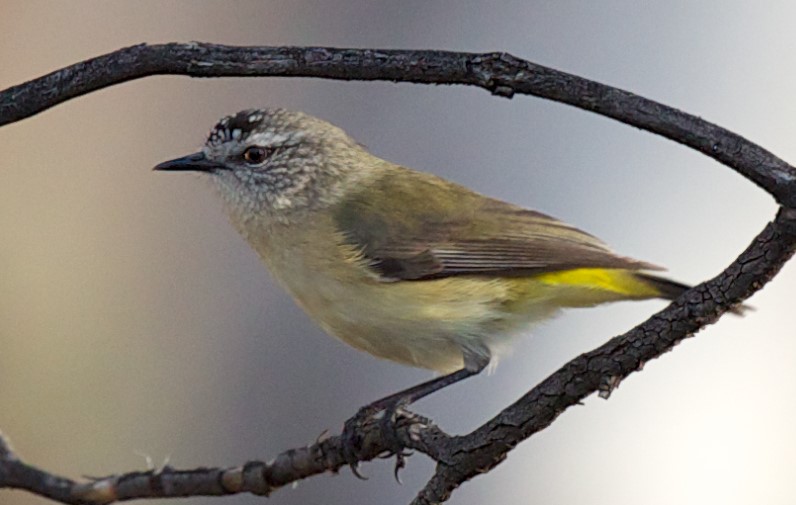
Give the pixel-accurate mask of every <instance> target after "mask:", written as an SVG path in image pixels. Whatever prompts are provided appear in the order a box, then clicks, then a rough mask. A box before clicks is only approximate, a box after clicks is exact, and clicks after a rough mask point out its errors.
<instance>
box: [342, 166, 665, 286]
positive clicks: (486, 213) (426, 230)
mask: <svg viewBox="0 0 796 505" xmlns="http://www.w3.org/2000/svg"><path fill="white" fill-rule="evenodd" d="M344 200H345V203H344V204H341V205H340V206H339V207H338V208H337V209H336V210H335V222H336V224H337V226H338V228H339V231H340V232H341V234H342V236H344V237H345V239H346V242H347V243H348V244H349V245H353V246H355V247H356V248H358V249H359V250H361V251H362V254H363V256H364V257H365V258H366V259H367V261H368V264H369V265H371V267H372V268H373V269H375V270H376V271H377V272H378V273H379V274H380V275H381V276H382V277H384V278H385V280H425V279H439V278H442V277H449V276H455V275H498V276H528V275H534V274H540V273H545V272H553V271H561V270H570V269H575V268H621V269H632V270H660V268H659V267H657V266H655V265H652V264H650V263H645V262H641V261H637V260H634V259H631V258H626V257H623V256H618V255H616V254H614V253H613V252H611V251H610V249H608V247H607V246H606V245H605V244H604V243H603V242H601V241H600V240H599V239H597V238H595V237H594V236H592V235H590V234H588V233H586V232H583V231H581V230H578V229H577V228H575V227H573V226H570V225H568V224H566V223H563V222H561V221H558V220H556V219H554V218H552V217H550V216H547V215H545V214H541V213H539V212H535V211H531V210H526V209H523V208H521V207H518V206H516V205H512V204H509V203H506V202H502V201H499V200H495V199H491V198H487V197H484V196H481V195H479V194H477V193H474V192H472V191H470V190H469V189H467V188H464V187H462V186H458V185H456V184H453V183H450V182H448V181H445V180H443V179H439V178H437V177H434V176H431V175H429V174H424V173H419V172H413V171H409V170H406V169H401V170H399V171H394V172H392V173H391V174H390V175H389V176H388V177H382V178H381V179H380V180H378V181H376V183H375V184H373V186H372V187H370V188H368V191H366V192H364V191H362V192H359V193H357V194H353V195H349V197H348V198H346V199H344ZM407 209H412V210H411V212H408V211H407Z"/></svg>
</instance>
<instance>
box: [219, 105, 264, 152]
mask: <svg viewBox="0 0 796 505" xmlns="http://www.w3.org/2000/svg"><path fill="white" fill-rule="evenodd" d="M266 113H267V111H265V110H263V109H247V110H243V111H240V112H238V113H237V114H235V115H233V116H226V117H224V118H222V119H221V120H220V121H219V122H218V123H216V125H215V126H214V127H213V129H212V130H210V134H209V135H208V136H207V142H206V145H207V146H208V147H217V146H218V145H220V144H224V143H226V142H229V141H233V140H234V141H236V142H245V141H246V139H247V138H248V137H249V135H251V133H252V132H254V131H256V130H257V129H258V128H259V127H260V125H261V124H262V122H263V119H265V116H266Z"/></svg>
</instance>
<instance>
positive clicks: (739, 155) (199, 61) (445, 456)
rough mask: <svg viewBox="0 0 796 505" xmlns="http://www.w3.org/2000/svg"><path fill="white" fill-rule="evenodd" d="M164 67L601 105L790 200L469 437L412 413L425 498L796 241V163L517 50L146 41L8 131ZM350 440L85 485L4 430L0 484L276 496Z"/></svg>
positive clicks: (652, 346) (541, 424)
mask: <svg viewBox="0 0 796 505" xmlns="http://www.w3.org/2000/svg"><path fill="white" fill-rule="evenodd" d="M156 74H182V75H190V76H194V77H220V76H293V77H321V78H328V79H340V80H390V81H403V82H415V83H427V84H463V85H472V86H478V87H481V88H484V89H486V90H489V91H490V92H492V93H493V94H496V95H501V96H506V97H511V96H512V95H513V94H515V93H520V94H529V95H535V96H539V97H543V98H548V99H551V100H556V101H559V102H562V103H567V104H570V105H574V106H576V107H580V108H582V109H585V110H590V111H593V112H596V113H598V114H602V115H605V116H608V117H611V118H614V119H616V120H619V121H621V122H624V123H626V124H629V125H633V126H636V127H639V128H642V129H645V130H647V131H650V132H653V133H656V134H659V135H662V136H664V137H666V138H669V139H671V140H674V141H676V142H679V143H681V144H684V145H686V146H689V147H691V148H693V149H696V150H698V151H700V152H702V153H704V154H706V155H708V156H710V157H712V158H714V159H716V160H717V161H719V162H721V163H723V164H725V165H727V166H729V167H730V168H733V169H734V170H736V171H738V172H739V173H741V174H742V175H744V176H745V177H747V178H748V179H750V180H751V181H753V182H754V183H756V184H758V185H759V186H761V187H762V188H764V189H765V190H766V191H768V192H769V193H770V194H771V195H772V196H774V198H775V199H776V200H777V201H778V202H779V203H780V204H781V205H783V207H782V208H781V209H780V211H779V213H778V214H777V217H776V219H775V220H774V221H773V222H772V223H770V224H769V225H768V226H767V227H766V228H765V229H764V230H763V231H762V232H761V233H760V235H758V236H757V237H756V238H755V240H754V242H753V243H752V244H751V245H750V246H749V247H748V248H747V250H746V251H745V252H744V253H743V254H741V256H739V258H738V259H737V260H736V261H734V262H733V263H732V264H731V265H730V266H729V267H727V269H726V270H725V271H724V272H722V274H721V275H719V276H718V277H716V278H714V279H712V280H710V281H708V282H706V283H704V284H700V285H699V286H696V287H695V288H693V289H691V290H689V291H688V292H686V293H685V294H684V295H683V296H681V297H680V299H678V300H676V301H675V302H673V303H672V304H671V305H670V306H669V307H667V308H666V309H665V310H663V311H661V312H659V313H658V314H656V315H654V316H652V317H651V318H650V319H649V320H647V321H646V322H644V323H642V324H641V325H639V326H637V327H636V328H634V329H633V330H631V331H629V332H628V333H625V334H624V335H621V336H618V337H615V338H613V339H612V340H610V341H609V342H607V343H606V344H604V345H603V346H600V347H599V348H597V349H595V350H594V351H591V352H589V353H586V354H583V355H581V356H578V357H577V358H575V359H574V360H572V361H570V362H569V363H567V364H566V365H565V366H563V367H562V368H561V369H559V370H558V371H557V372H555V373H554V374H552V375H551V376H550V377H548V378H547V379H546V380H545V381H544V382H542V383H541V384H539V385H538V386H536V387H535V388H533V389H532V390H531V391H529V392H528V393H527V394H526V395H525V396H523V397H522V398H521V399H519V400H518V401H517V402H516V403H515V404H513V405H511V406H509V407H507V408H506V409H505V410H503V411H502V412H501V413H500V414H498V415H497V416H496V417H495V418H493V419H492V420H490V421H488V422H487V423H485V424H484V425H483V426H481V427H480V428H478V429H476V430H475V431H473V432H472V433H470V434H467V435H464V436H459V437H449V436H448V435H446V434H445V433H443V432H442V431H441V430H439V429H438V428H436V427H435V426H434V425H433V424H432V423H431V422H430V421H428V420H427V419H424V418H421V417H419V416H416V415H415V414H411V413H403V414H401V415H400V416H399V418H398V422H397V425H398V427H397V431H396V433H397V441H398V443H399V445H400V446H401V447H404V448H411V449H415V450H418V451H420V452H422V453H424V454H426V455H428V456H429V457H431V458H432V459H434V460H435V461H436V462H437V469H436V472H435V474H434V476H433V477H432V479H431V480H430V481H429V482H428V483H427V484H426V486H425V488H424V489H423V490H422V491H421V492H420V493H419V494H418V496H417V497H416V498H415V500H414V502H413V503H415V504H417V505H421V504H422V505H426V504H433V503H441V502H443V501H445V500H447V498H448V497H449V496H450V494H451V493H452V492H453V490H455V489H456V488H457V487H458V486H459V485H461V483H463V482H465V481H466V480H468V479H470V478H472V477H474V476H475V475H477V474H479V473H484V472H488V471H489V470H491V469H492V468H494V467H495V466H496V465H497V464H499V463H500V462H501V461H503V459H505V457H506V455H507V454H508V452H509V451H510V450H511V449H512V448H513V447H515V446H516V445H517V444H518V443H520V442H521V441H523V440H525V439H527V438H528V437H530V436H531V435H533V434H534V433H536V432H538V431H540V430H542V429H544V428H546V427H547V426H549V425H550V424H551V423H552V422H553V421H554V420H555V419H556V418H557V417H558V415H560V414H561V413H562V412H563V411H564V410H566V409H567V408H568V407H570V406H572V405H574V404H576V403H578V402H580V401H581V400H583V399H584V398H586V397H587V396H589V395H590V394H591V393H593V392H596V391H597V392H600V394H601V395H602V396H605V397H607V396H608V395H609V394H610V392H611V391H612V390H613V389H614V388H615V387H616V386H617V385H618V384H619V383H620V382H621V381H622V380H623V379H624V378H625V377H627V376H628V375H630V374H631V373H633V372H634V371H637V370H639V369H640V368H641V367H642V366H643V365H644V363H646V362H647V361H649V360H651V359H654V358H656V357H658V356H660V355H662V354H663V353H665V352H667V351H669V350H671V349H672V348H673V347H674V346H675V345H676V344H677V343H678V342H680V341H681V340H682V339H684V338H686V337H688V336H690V335H692V334H694V333H695V332H697V331H699V330H700V329H701V328H703V327H705V326H706V325H708V324H711V323H713V322H715V321H716V320H717V319H718V318H719V317H720V316H721V315H722V314H723V313H724V312H726V311H728V310H731V309H732V308H733V307H735V306H737V304H739V303H741V302H742V301H743V300H745V299H746V298H748V297H749V296H750V295H751V294H752V293H754V292H755V291H757V290H758V289H760V288H761V287H762V286H763V285H764V284H765V283H766V282H768V281H769V280H770V279H771V278H772V277H773V276H774V275H775V274H776V273H777V272H778V271H779V269H780V268H781V267H782V265H784V264H785V263H786V262H787V261H788V259H789V258H790V257H791V256H792V255H793V253H794V250H796V169H794V168H793V167H792V166H791V165H789V164H787V163H785V162H784V161H783V160H781V159H779V158H777V157H776V156H774V155H773V154H771V153H770V152H768V151H766V150H765V149H763V148H761V147H760V146H757V145H756V144H753V143H751V142H749V141H748V140H746V139H744V138H743V137H741V136H739V135H737V134H734V133H732V132H729V131H727V130H725V129H723V128H721V127H719V126H716V125H713V124H711V123H709V122H707V121H704V120H702V119H700V118H697V117H695V116H692V115H690V114H686V113H684V112H681V111H678V110H676V109H673V108H671V107H667V106H665V105H662V104H659V103H656V102H653V101H651V100H647V99H645V98H642V97H639V96H637V95H634V94H632V93H629V92H626V91H622V90H619V89H616V88H612V87H610V86H606V85H603V84H599V83H596V82H593V81H589V80H586V79H583V78H580V77H577V76H573V75H570V74H566V73H564V72H560V71H557V70H553V69H550V68H546V67H542V66H539V65H535V64H533V63H530V62H527V61H524V60H521V59H518V58H515V57H513V56H511V55H508V54H505V53H490V54H472V53H453V52H444V51H398V50H371V49H335V48H304V47H230V46H220V45H212V44H200V43H191V44H162V45H151V46H150V45H138V46H134V47H130V48H126V49H122V50H119V51H116V52H113V53H109V54H107V55H104V56H100V57H97V58H94V59H91V60H87V61H84V62H81V63H78V64H75V65H72V66H70V67H67V68H64V69H61V70H58V71H56V72H53V73H51V74H49V75H46V76H44V77H41V78H38V79H35V80H32V81H30V82H27V83H24V84H21V85H19V86H15V87H12V88H9V89H7V90H5V91H2V92H0V126H2V125H5V124H9V123H12V122H14V121H19V120H21V119H24V118H26V117H30V116H32V115H34V114H36V113H38V112H41V111H43V110H45V109H47V108H49V107H53V106H55V105H57V104H59V103H62V102H64V101H66V100H69V99H71V98H74V97H77V96H81V95H85V94H87V93H90V92H92V91H95V90H98V89H101V88H104V87H108V86H111V85H114V84H118V83H121V82H125V81H129V80H132V79H137V78H141V77H145V76H149V75H156ZM382 429H383V427H382V423H368V424H366V425H365V426H364V427H363V428H362V430H361V433H360V436H361V438H362V440H363V443H362V446H361V447H360V448H359V449H358V450H357V451H355V452H356V454H354V455H353V456H354V457H355V459H357V460H359V461H368V460H371V459H373V458H374V457H376V456H377V455H378V454H381V453H384V452H391V451H394V450H395V449H397V448H396V446H395V443H396V441H395V437H394V436H392V435H391V434H389V433H384V432H383V431H382ZM342 443H343V442H342V440H341V438H340V437H331V438H329V439H327V440H324V441H321V442H317V443H315V444H313V445H311V446H309V447H305V448H300V449H294V450H290V451H287V452H285V453H283V454H281V455H280V456H278V457H277V458H276V460H274V461H273V462H271V463H262V462H252V463H248V464H246V465H243V466H242V467H237V468H228V469H221V468H199V469H194V470H182V471H179V470H174V469H172V468H168V467H167V468H163V469H160V470H151V471H148V472H134V473H129V474H124V475H116V476H110V477H106V478H103V479H98V480H96V481H91V482H75V481H72V480H70V479H66V478H63V477H59V476H56V475H52V474H49V473H47V472H45V471H42V470H39V469H37V468H35V467H32V466H29V465H27V464H25V463H23V462H22V461H21V460H20V459H18V458H17V456H16V455H15V453H14V452H13V450H12V449H11V447H10V445H9V444H8V443H7V442H6V441H5V440H4V439H2V437H0V488H19V489H26V490H28V491H31V492H33V493H36V494H39V495H41V496H45V497H48V498H52V499H54V500H57V501H60V502H63V503H68V504H100V503H101V504H104V503H110V502H112V501H117V500H129V499H134V498H154V497H175V496H199V495H226V494H233V493H240V492H251V493H256V494H262V495H267V494H268V493H270V492H271V491H273V490H275V489H277V488H279V487H281V486H284V485H285V484H288V483H291V482H295V481H297V480H300V479H303V478H306V477H309V476H311V475H315V474H318V473H322V472H326V471H337V470H338V469H339V468H340V467H342V466H343V465H344V464H345V461H347V460H346V456H349V457H350V456H351V454H350V451H349V453H345V452H344V447H343V446H342Z"/></svg>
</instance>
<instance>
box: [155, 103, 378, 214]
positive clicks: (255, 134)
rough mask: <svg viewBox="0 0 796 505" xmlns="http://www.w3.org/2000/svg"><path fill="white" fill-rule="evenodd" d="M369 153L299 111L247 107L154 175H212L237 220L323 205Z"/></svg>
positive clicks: (227, 119) (336, 131) (223, 121)
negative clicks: (194, 150) (200, 144)
mask: <svg viewBox="0 0 796 505" xmlns="http://www.w3.org/2000/svg"><path fill="white" fill-rule="evenodd" d="M368 158H369V155H368V154H367V153H366V151H364V149H362V148H361V147H360V146H359V145H358V144H357V143H356V142H355V141H354V140H352V139H351V138H350V137H349V136H348V135H346V133H345V132H344V131H343V130H341V129H340V128H338V127H336V126H334V125H332V124H330V123H327V122H326V121H323V120H320V119H318V118H315V117H312V116H309V115H307V114H304V113H301V112H294V111H288V110H284V109H249V110H244V111H241V112H238V113H237V114H235V115H232V116H227V117H224V118H222V119H221V120H220V121H219V122H218V123H217V124H216V125H215V127H213V129H212V130H211V131H210V134H209V135H208V137H207V141H206V142H205V145H204V147H203V148H202V150H201V151H199V152H197V153H194V154H190V155H188V156H184V157H182V158H177V159H174V160H170V161H166V162H164V163H161V164H159V165H157V166H156V167H155V169H156V170H169V171H197V172H204V173H207V174H209V175H210V180H211V181H213V183H214V185H215V186H216V187H217V188H218V189H219V190H220V192H221V194H222V196H223V198H224V200H225V201H226V203H227V205H228V206H229V207H230V210H231V211H233V212H234V213H236V214H239V215H240V216H242V217H244V216H248V215H258V214H267V215H272V216H276V217H284V216H287V215H289V214H290V213H291V212H293V211H296V210H301V209H307V208H312V207H317V206H322V205H324V204H328V203H329V202H330V201H333V200H334V199H335V198H336V194H337V193H339V191H341V188H340V185H341V183H343V182H344V180H345V179H346V177H347V176H348V175H349V174H351V173H352V172H355V171H356V169H357V168H358V167H359V166H361V164H362V161H364V160H367V159H368Z"/></svg>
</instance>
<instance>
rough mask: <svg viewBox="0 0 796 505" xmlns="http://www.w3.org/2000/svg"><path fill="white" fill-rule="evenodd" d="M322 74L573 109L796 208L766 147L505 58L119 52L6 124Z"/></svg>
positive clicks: (155, 49)
mask: <svg viewBox="0 0 796 505" xmlns="http://www.w3.org/2000/svg"><path fill="white" fill-rule="evenodd" d="M159 74H174V75H177V74H179V75H188V76H192V77H224V76H227V77H229V76H247V77H255V76H257V77H321V78H325V79H338V80H346V81H351V80H359V81H394V82H414V83H423V84H463V85H469V86H478V87H481V88H484V89H486V90H488V91H490V92H491V93H493V94H496V95H500V96H505V97H511V96H513V95H514V94H515V93H519V94H526V95H535V96H538V97H541V98H547V99H550V100H555V101H557V102H562V103H567V104H569V105H574V106H575V107H579V108H581V109H585V110H589V111H592V112H596V113H598V114H601V115H603V116H607V117H610V118H613V119H616V120H618V121H621V122H623V123H626V124H629V125H632V126H636V127H638V128H641V129H643V130H647V131H650V132H652V133H656V134H658V135H662V136H664V137H666V138H668V139H671V140H674V141H675V142H679V143H681V144H684V145H686V146H688V147H691V148H692V149H696V150H697V151H699V152H701V153H703V154H705V155H707V156H710V157H711V158H713V159H715V160H717V161H719V162H720V163H723V164H725V165H727V166H728V167H730V168H733V169H734V170H736V171H738V172H739V173H741V174H743V175H744V176H745V177H747V178H749V179H750V180H751V181H753V182H754V183H755V184H757V185H759V186H761V187H762V188H764V189H765V190H766V191H768V192H769V193H771V195H773V196H774V198H775V199H776V200H777V201H778V202H779V203H780V204H782V205H784V206H787V207H796V189H794V188H795V187H796V169H794V167H792V166H791V165H789V164H788V163H786V162H784V161H783V160H781V159H779V158H777V157H776V156H774V155H773V154H771V153H770V152H768V151H766V150H765V149H763V148H762V147H760V146H758V145H756V144H753V143H752V142H749V141H748V140H746V139H745V138H743V137H741V136H740V135H737V134H735V133H732V132H730V131H728V130H725V129H724V128H721V127H719V126H716V125H714V124H712V123H709V122H707V121H705V120H703V119H700V118H698V117H696V116H693V115H691V114H686V113H685V112H681V111H679V110H677V109H674V108H672V107H667V106H665V105H662V104H660V103H657V102H654V101H652V100H648V99H646V98H643V97H640V96H637V95H634V94H633V93H630V92H627V91H623V90H621V89H617V88H613V87H611V86H606V85H604V84H600V83H597V82H594V81H590V80H588V79H584V78H582V77H578V76H575V75H571V74H567V73H565V72H561V71H558V70H554V69H552V68H548V67H543V66H541V65H536V64H534V63H531V62H529V61H525V60H522V59H520V58H516V57H514V56H512V55H510V54H507V53H486V54H475V53H458V52H449V51H410V50H394V49H341V48H329V47H267V46H261V47H235V46H224V45H217V44H205V43H198V42H193V43H189V44H178V43H171V44H158V45H147V44H140V45H137V46H132V47H128V48H125V49H120V50H118V51H114V52H112V53H108V54H105V55H102V56H98V57H96V58H92V59H90V60H86V61H83V62H80V63H76V64H74V65H72V66H69V67H66V68H63V69H60V70H57V71H55V72H53V73H51V74H48V75H45V76H43V77H40V78H38V79H34V80H32V81H28V82H26V83H24V84H20V85H18V86H14V87H12V88H9V89H7V90H5V91H2V92H0V126H3V125H5V124H8V123H11V122H14V121H19V120H20V119H24V118H26V117H30V116H32V115H34V114H36V113H39V112H41V111H43V110H46V109H48V108H50V107H53V106H55V105H58V104H60V103H63V102H65V101H66V100H69V99H71V98H75V97H78V96H81V95H85V94H87V93H91V92H92V91H96V90H98V89H102V88H106V87H108V86H112V85H114V84H119V83H122V82H126V81H131V80H133V79H139V78H142V77H147V76H150V75H159Z"/></svg>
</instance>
